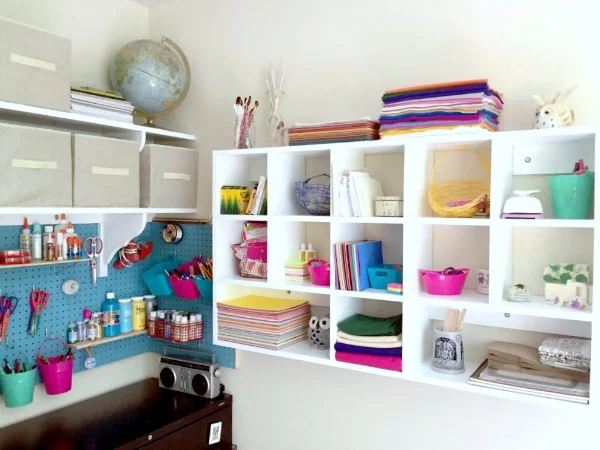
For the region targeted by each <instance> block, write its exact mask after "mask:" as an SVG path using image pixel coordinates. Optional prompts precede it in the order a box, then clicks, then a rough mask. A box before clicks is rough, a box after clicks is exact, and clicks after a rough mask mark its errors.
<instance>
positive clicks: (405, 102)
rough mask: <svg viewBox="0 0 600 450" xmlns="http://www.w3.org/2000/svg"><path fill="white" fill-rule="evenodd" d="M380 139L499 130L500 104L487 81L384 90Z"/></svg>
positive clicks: (498, 97) (468, 81)
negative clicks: (424, 134) (407, 135)
mask: <svg viewBox="0 0 600 450" xmlns="http://www.w3.org/2000/svg"><path fill="white" fill-rule="evenodd" d="M382 100H383V107H382V109H381V116H380V118H379V122H380V124H381V130H380V135H381V138H382V139H383V138H391V137H394V136H398V135H403V134H408V133H423V132H427V133H430V134H438V133H448V132H451V133H456V132H458V133H463V132H477V131H482V130H486V131H498V118H499V116H500V113H501V112H502V108H503V103H502V100H501V98H500V94H499V93H498V92H496V91H494V90H493V89H491V88H490V87H489V85H488V82H487V80H484V79H483V80H467V81H456V82H450V83H436V84H427V85H422V86H412V87H407V88H401V89H394V90H390V91H386V92H385V93H384V94H383V97H382Z"/></svg>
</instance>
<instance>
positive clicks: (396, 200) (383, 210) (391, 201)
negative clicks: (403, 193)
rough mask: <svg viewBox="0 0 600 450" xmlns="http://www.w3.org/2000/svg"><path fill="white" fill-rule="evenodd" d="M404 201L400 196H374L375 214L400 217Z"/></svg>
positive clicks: (402, 212)
mask: <svg viewBox="0 0 600 450" xmlns="http://www.w3.org/2000/svg"><path fill="white" fill-rule="evenodd" d="M403 214H404V201H403V200H402V199H401V198H400V197H375V215H376V216H378V217H402V215H403Z"/></svg>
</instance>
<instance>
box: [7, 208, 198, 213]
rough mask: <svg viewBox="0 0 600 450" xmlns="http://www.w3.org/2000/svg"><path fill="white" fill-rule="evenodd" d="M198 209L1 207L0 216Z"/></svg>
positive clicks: (190, 211)
mask: <svg viewBox="0 0 600 450" xmlns="http://www.w3.org/2000/svg"><path fill="white" fill-rule="evenodd" d="M195 212H196V208H103V207H97V208H77V207H71V206H69V207H64V206H52V207H48V206H43V207H36V206H31V207H30V206H17V207H0V214H19V215H28V214H29V215H33V214H59V213H65V214H193V213H195Z"/></svg>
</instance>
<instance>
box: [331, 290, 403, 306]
mask: <svg viewBox="0 0 600 450" xmlns="http://www.w3.org/2000/svg"><path fill="white" fill-rule="evenodd" d="M332 293H333V294H335V295H337V296H342V297H353V298H365V299H368V300H383V301H386V302H398V303H400V302H403V301H404V295H398V294H391V293H389V292H387V291H384V290H382V289H372V288H369V289H365V290H364V291H342V290H340V289H335V290H333V292H332Z"/></svg>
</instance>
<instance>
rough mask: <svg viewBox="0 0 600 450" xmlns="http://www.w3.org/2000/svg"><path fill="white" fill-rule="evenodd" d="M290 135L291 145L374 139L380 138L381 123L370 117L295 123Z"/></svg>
mask: <svg viewBox="0 0 600 450" xmlns="http://www.w3.org/2000/svg"><path fill="white" fill-rule="evenodd" d="M288 137H289V140H290V145H309V144H334V143H336V142H352V141H373V140H377V139H379V124H378V123H377V122H375V121H373V120H371V119H369V118H368V117H364V118H361V119H356V120H349V121H342V122H325V123H304V124H294V125H293V126H292V127H291V128H290V130H289V132H288Z"/></svg>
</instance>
